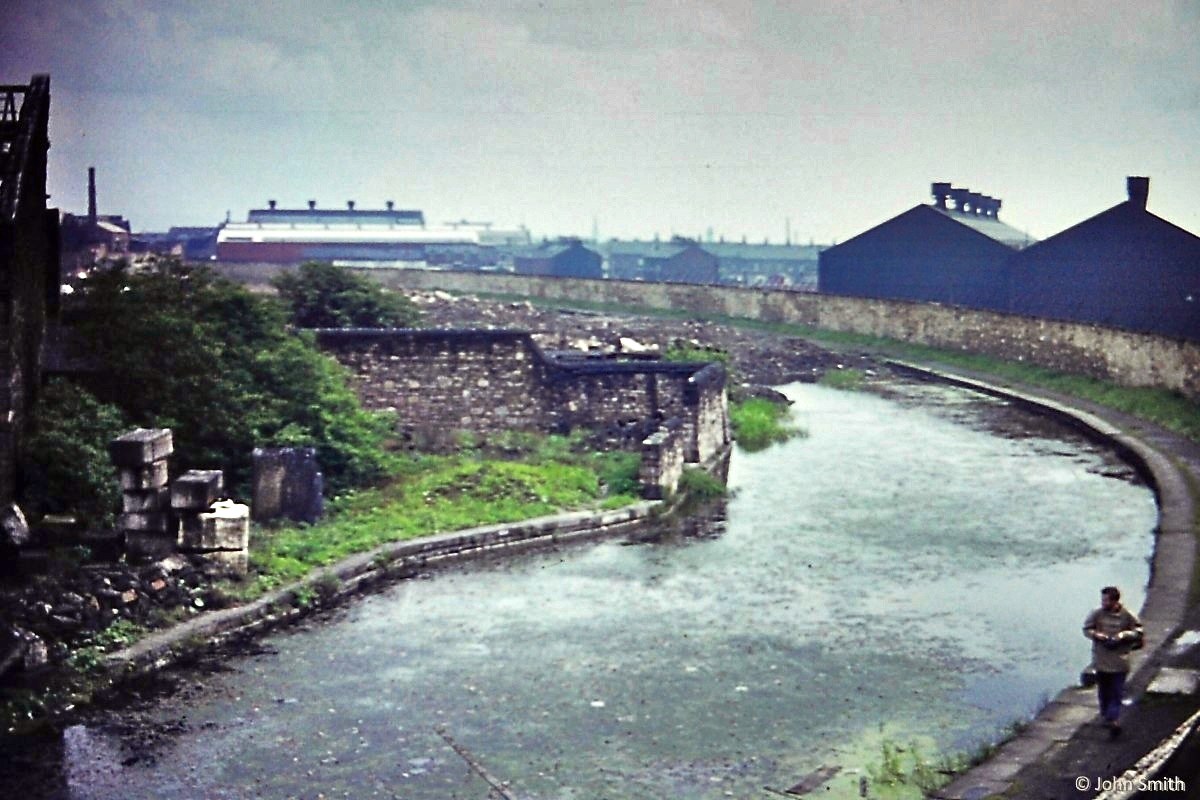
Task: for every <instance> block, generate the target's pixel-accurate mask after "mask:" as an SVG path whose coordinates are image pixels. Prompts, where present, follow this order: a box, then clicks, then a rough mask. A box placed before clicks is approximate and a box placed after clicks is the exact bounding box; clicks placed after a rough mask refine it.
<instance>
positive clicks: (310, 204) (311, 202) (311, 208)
mask: <svg viewBox="0 0 1200 800" xmlns="http://www.w3.org/2000/svg"><path fill="white" fill-rule="evenodd" d="M308 210H309V211H316V210H317V201H316V200H309V201H308Z"/></svg>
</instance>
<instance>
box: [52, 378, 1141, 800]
mask: <svg viewBox="0 0 1200 800" xmlns="http://www.w3.org/2000/svg"><path fill="white" fill-rule="evenodd" d="M783 388H784V391H785V392H786V393H787V394H788V395H789V396H790V397H792V398H793V399H794V400H795V405H794V411H793V416H794V420H795V422H796V423H797V424H798V425H799V426H800V427H801V428H803V429H804V430H805V431H806V433H807V435H805V436H803V437H801V438H796V439H793V440H791V441H789V442H787V443H785V444H783V445H777V446H775V447H772V448H770V449H768V450H765V451H762V452H759V453H754V454H746V453H742V452H736V453H734V455H733V458H732V462H731V464H730V476H729V481H730V486H731V488H732V490H733V495H732V497H731V499H729V501H728V502H727V505H726V506H725V507H724V509H723V510H722V512H721V513H720V514H717V515H714V518H713V519H711V520H710V521H709V523H708V524H707V525H705V526H703V527H702V528H701V529H700V530H678V529H664V530H662V531H659V532H656V533H653V534H641V535H638V536H636V537H633V538H630V539H627V540H621V541H605V542H599V543H591V544H581V545H574V546H570V547H565V548H562V549H558V550H554V551H545V552H540V553H533V554H525V555H520V556H517V557H514V558H510V559H506V560H503V561H491V562H483V563H476V564H472V565H470V566H463V567H456V568H448V569H442V570H439V571H437V572H436V573H434V574H432V575H429V576H426V577H424V578H422V579H417V580H409V581H405V582H402V583H399V584H396V585H394V586H392V587H390V588H388V589H386V590H384V591H382V592H380V593H378V594H375V595H372V596H370V597H367V598H365V599H363V600H362V601H361V602H357V603H355V604H354V605H353V606H351V607H348V608H345V609H342V610H341V611H338V612H335V613H333V614H330V615H328V616H326V617H325V618H323V619H320V620H315V621H311V622H309V623H307V624H305V625H303V626H301V627H300V628H298V629H294V630H291V631H287V632H281V633H279V634H276V635H273V636H271V637H269V638H267V639H265V640H263V641H262V642H261V643H260V645H261V647H260V648H258V649H257V650H255V651H254V652H251V653H245V654H241V655H238V656H236V657H230V658H228V659H226V660H224V661H222V662H221V667H220V668H219V669H209V670H199V671H179V672H174V673H171V674H170V675H168V676H167V677H166V678H165V679H164V684H165V685H166V686H168V687H169V691H166V692H159V693H157V694H156V695H154V696H153V697H150V698H148V699H145V700H144V701H142V702H135V703H131V704H130V705H129V707H127V708H123V709H120V710H116V711H110V712H106V713H105V714H103V715H97V716H96V718H95V719H93V720H91V721H89V722H87V723H85V724H78V725H74V726H72V727H70V728H69V729H67V730H66V731H65V732H64V733H63V734H62V737H61V739H59V740H58V741H56V742H55V744H54V746H53V748H52V749H53V750H54V752H55V753H56V755H55V758H56V759H57V762H58V763H57V767H56V771H57V777H56V779H55V781H54V783H55V784H56V785H57V787H58V788H57V789H56V790H55V791H57V792H58V793H59V794H58V796H63V797H70V798H122V800H133V799H134V798H161V797H164V796H179V797H204V798H243V797H270V798H284V797H304V798H316V797H326V798H332V797H352V798H365V797H381V798H393V797H399V798H412V799H414V800H421V799H424V798H429V799H430V800H433V799H434V798H436V799H437V800H445V799H446V798H477V799H479V800H482V798H484V797H487V796H488V792H489V787H488V784H487V783H485V781H484V779H483V778H481V777H480V776H479V774H478V773H477V772H476V771H475V770H473V769H472V767H471V766H469V764H468V762H467V758H470V759H471V760H472V761H473V762H474V763H475V764H476V765H477V766H479V767H482V768H483V769H484V770H485V771H486V772H487V773H488V774H489V775H491V776H493V778H495V779H497V780H502V781H507V782H509V785H510V789H509V790H510V791H511V793H512V795H513V796H516V797H521V798H557V799H561V800H566V799H567V798H577V799H578V800H599V798H678V797H687V798H691V799H695V800H699V799H701V798H725V797H738V798H746V797H763V796H766V795H764V793H763V787H764V786H768V785H770V786H775V787H787V786H791V785H792V784H794V783H796V782H797V781H798V780H799V779H800V778H801V777H802V776H804V775H806V774H808V773H811V772H813V771H814V770H817V769H818V768H822V767H825V768H828V770H829V772H830V773H831V774H833V777H832V780H831V783H830V790H829V791H824V790H823V791H822V792H821V793H820V795H821V796H823V797H847V798H848V797H857V796H859V793H860V788H861V786H862V782H863V781H864V780H865V781H867V782H868V785H869V787H870V788H869V791H871V792H876V791H881V790H880V789H879V779H880V778H881V777H882V776H881V774H880V767H881V766H882V761H883V758H882V753H883V752H884V749H885V748H888V749H889V750H891V751H893V752H895V748H899V749H900V751H901V752H902V753H903V754H907V753H911V752H912V750H913V749H914V748H915V749H916V750H918V751H919V752H921V753H923V754H924V755H925V756H926V757H929V758H931V759H934V758H937V757H939V756H943V755H948V754H958V753H968V752H972V751H975V750H977V749H978V748H979V747H981V746H985V745H986V744H987V743H989V742H993V741H995V740H996V739H997V738H998V737H1001V736H1003V735H1004V733H1005V731H1006V730H1007V729H1008V728H1009V726H1011V725H1012V724H1013V723H1015V722H1018V721H1020V720H1023V719H1028V718H1029V717H1030V716H1031V715H1032V714H1033V713H1035V712H1036V710H1037V709H1038V708H1039V706H1040V705H1041V704H1043V703H1044V702H1045V701H1046V700H1048V699H1049V698H1050V697H1052V696H1053V695H1054V694H1056V693H1057V692H1058V690H1059V689H1061V688H1062V687H1064V686H1066V685H1068V684H1070V683H1072V682H1073V681H1075V680H1076V678H1077V675H1078V672H1079V670H1080V668H1081V667H1083V666H1084V664H1085V663H1086V661H1087V658H1088V646H1087V645H1088V643H1087V642H1086V640H1084V639H1083V637H1082V635H1081V634H1080V624H1081V621H1082V619H1083V617H1084V615H1085V614H1086V613H1087V611H1088V610H1089V609H1090V608H1091V607H1092V606H1093V605H1095V603H1096V601H1097V595H1098V590H1099V588H1100V587H1101V586H1103V585H1105V584H1108V583H1115V584H1119V585H1120V586H1121V587H1122V588H1123V589H1124V590H1125V593H1126V599H1127V601H1128V604H1129V605H1130V606H1131V607H1133V608H1138V607H1140V605H1141V602H1142V598H1143V593H1144V589H1145V584H1146V581H1147V577H1148V558H1149V556H1150V554H1151V551H1152V547H1153V534H1152V531H1153V528H1154V525H1155V522H1156V509H1155V505H1154V499H1153V495H1152V493H1151V492H1150V490H1149V489H1148V488H1147V487H1146V486H1145V485H1143V484H1141V483H1140V482H1138V480H1137V478H1136V477H1135V476H1134V474H1133V473H1132V471H1131V470H1130V469H1128V467H1126V466H1125V465H1123V464H1121V463H1120V462H1119V461H1117V460H1116V459H1115V458H1114V457H1113V456H1112V455H1111V454H1109V453H1107V452H1105V451H1103V450H1101V449H1098V448H1096V447H1095V446H1093V445H1091V444H1090V443H1088V442H1086V441H1084V440H1083V439H1081V438H1079V437H1077V436H1076V435H1074V434H1072V433H1071V432H1069V431H1068V430H1067V429H1065V428H1062V427H1058V426H1056V425H1054V424H1052V423H1049V422H1047V421H1046V420H1044V419H1040V418H1037V417H1033V416H1030V415H1028V414H1027V413H1025V412H1021V411H1018V410H1017V409H1014V408H1013V407H1011V406H1009V405H1008V404H1006V403H1003V402H1000V401H997V400H994V399H989V398H984V397H981V396H979V395H976V394H973V393H970V392H967V391H965V390H960V389H954V388H948V387H944V386H939V385H932V384H919V383H912V384H909V383H896V384H895V385H893V386H892V387H890V390H889V392H888V393H887V395H886V396H879V395H877V394H868V393H862V392H839V391H835V390H832V389H827V388H823V387H819V386H813V385H801V384H796V385H791V386H787V387H783ZM445 737H450V738H451V739H452V740H453V741H454V743H455V744H456V745H457V746H458V748H459V749H458V751H456V750H455V749H453V748H451V747H450V745H449V744H448V742H447V739H446V738H445ZM872 796H876V795H875V794H872Z"/></svg>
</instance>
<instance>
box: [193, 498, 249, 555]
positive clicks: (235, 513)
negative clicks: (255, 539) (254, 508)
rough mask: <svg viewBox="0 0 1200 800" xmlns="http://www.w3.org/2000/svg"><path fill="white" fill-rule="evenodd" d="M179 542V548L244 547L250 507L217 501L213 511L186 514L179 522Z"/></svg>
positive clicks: (200, 549)
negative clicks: (192, 514) (180, 522)
mask: <svg viewBox="0 0 1200 800" xmlns="http://www.w3.org/2000/svg"><path fill="white" fill-rule="evenodd" d="M178 542H179V547H180V548H181V549H183V550H188V551H193V552H203V551H210V550H246V549H247V548H249V546H250V508H249V507H248V506H246V505H243V504H242V503H233V502H220V503H215V504H214V505H213V510H212V511H209V512H204V513H201V514H196V515H195V516H194V517H192V516H190V515H189V516H188V517H186V518H185V519H184V520H183V521H182V524H181V525H180V528H179V539H178Z"/></svg>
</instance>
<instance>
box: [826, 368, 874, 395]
mask: <svg viewBox="0 0 1200 800" xmlns="http://www.w3.org/2000/svg"><path fill="white" fill-rule="evenodd" d="M866 381H867V376H866V373H864V372H863V371H862V370H860V369H831V370H829V371H827V372H826V373H825V374H824V375H822V376H821V379H820V380H819V381H818V383H820V384H821V385H822V386H827V387H829V388H830V389H841V390H843V391H847V392H857V391H860V390H861V389H862V388H863V386H864V385H865V384H866Z"/></svg>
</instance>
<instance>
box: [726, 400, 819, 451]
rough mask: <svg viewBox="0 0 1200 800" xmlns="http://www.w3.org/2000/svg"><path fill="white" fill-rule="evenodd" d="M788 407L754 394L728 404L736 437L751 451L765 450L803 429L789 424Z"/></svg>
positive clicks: (739, 442)
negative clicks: (746, 398)
mask: <svg viewBox="0 0 1200 800" xmlns="http://www.w3.org/2000/svg"><path fill="white" fill-rule="evenodd" d="M787 419H788V407H787V406H785V405H782V404H779V403H773V402H771V401H770V400H766V399H764V398H761V397H752V398H750V399H749V400H745V401H743V402H740V403H732V404H731V405H730V407H729V421H730V424H731V425H732V426H733V438H734V441H736V442H737V443H738V444H739V445H741V447H742V449H744V450H746V451H748V452H754V451H756V450H764V449H766V448H767V447H769V446H771V445H772V444H774V443H775V442H785V441H787V440H788V439H790V438H792V437H793V436H803V435H804V432H803V431H802V430H800V429H798V428H795V427H793V426H790V425H788V424H787Z"/></svg>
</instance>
